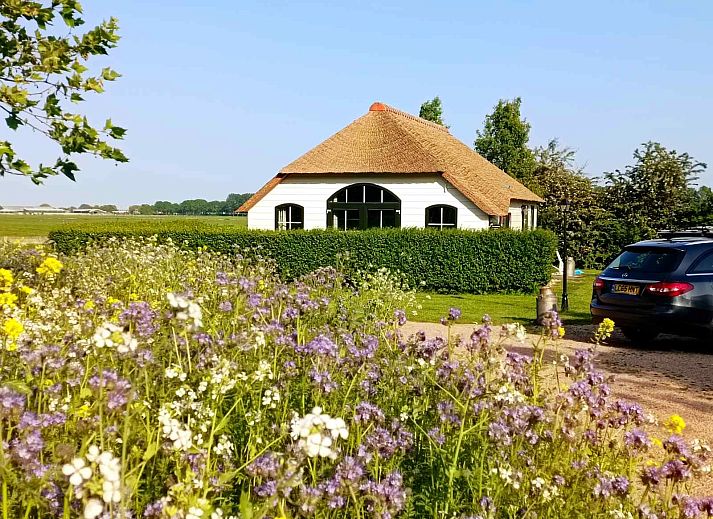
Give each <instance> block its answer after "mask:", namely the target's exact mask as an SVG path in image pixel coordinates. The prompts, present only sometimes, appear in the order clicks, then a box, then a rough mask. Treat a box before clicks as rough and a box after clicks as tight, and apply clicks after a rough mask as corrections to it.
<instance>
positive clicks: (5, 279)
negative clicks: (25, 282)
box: [0, 269, 15, 292]
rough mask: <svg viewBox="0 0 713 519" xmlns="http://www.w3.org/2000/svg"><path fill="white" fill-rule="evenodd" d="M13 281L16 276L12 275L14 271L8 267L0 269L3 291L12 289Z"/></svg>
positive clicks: (0, 281) (1, 288) (0, 287)
mask: <svg viewBox="0 0 713 519" xmlns="http://www.w3.org/2000/svg"><path fill="white" fill-rule="evenodd" d="M13 281H15V278H14V277H13V276H12V272H10V271H9V270H7V269H0V290H2V291H3V292H5V291H7V290H10V286H11V285H12V282H13Z"/></svg>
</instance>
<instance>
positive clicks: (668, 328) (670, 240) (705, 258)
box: [590, 231, 713, 341]
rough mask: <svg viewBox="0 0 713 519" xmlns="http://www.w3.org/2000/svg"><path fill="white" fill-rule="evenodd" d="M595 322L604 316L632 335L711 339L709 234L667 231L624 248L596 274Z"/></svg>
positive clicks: (712, 249)
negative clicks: (664, 236)
mask: <svg viewBox="0 0 713 519" xmlns="http://www.w3.org/2000/svg"><path fill="white" fill-rule="evenodd" d="M590 310H591V313H592V319H593V321H594V322H595V323H598V322H601V321H602V320H603V319H604V318H606V317H608V318H609V319H611V320H613V321H614V323H615V324H616V325H617V326H618V327H619V328H621V330H622V332H623V333H624V335H626V337H628V338H629V339H632V340H651V339H653V338H655V337H656V336H657V335H658V334H660V333H671V334H676V335H685V336H691V337H704V338H709V339H710V340H712V341H713V233H710V234H709V232H707V231H701V232H695V231H693V232H682V233H671V234H670V235H669V236H668V237H667V238H662V239H656V240H648V241H641V242H638V243H635V244H633V245H629V246H627V247H625V249H624V251H623V252H622V253H621V254H620V255H619V256H618V257H617V258H616V259H615V260H614V261H613V262H612V263H611V264H610V265H609V266H608V267H607V268H606V269H605V270H604V271H603V272H602V273H601V274H600V275H599V276H598V277H597V278H596V280H595V281H594V287H593V290H592V302H591V305H590Z"/></svg>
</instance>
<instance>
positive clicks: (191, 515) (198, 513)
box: [186, 506, 203, 519]
mask: <svg viewBox="0 0 713 519" xmlns="http://www.w3.org/2000/svg"><path fill="white" fill-rule="evenodd" d="M201 517H203V510H201V509H200V508H198V507H195V506H192V507H190V508H189V509H188V513H187V514H186V519H200V518H201Z"/></svg>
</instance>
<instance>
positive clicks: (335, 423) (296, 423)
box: [290, 407, 349, 459]
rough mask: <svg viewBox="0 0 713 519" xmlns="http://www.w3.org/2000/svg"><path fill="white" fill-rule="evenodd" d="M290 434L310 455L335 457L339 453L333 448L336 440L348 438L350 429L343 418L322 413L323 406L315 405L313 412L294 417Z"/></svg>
mask: <svg viewBox="0 0 713 519" xmlns="http://www.w3.org/2000/svg"><path fill="white" fill-rule="evenodd" d="M290 436H291V437H292V439H293V440H298V441H297V446H298V447H299V448H300V449H302V450H304V451H305V452H306V453H307V455H308V456H310V457H317V456H319V457H325V458H326V457H328V458H332V459H335V458H336V457H337V453H336V452H335V451H334V450H333V449H332V444H333V442H334V440H337V439H338V438H343V439H346V438H347V437H348V436H349V430H348V429H347V426H346V424H345V423H344V420H343V419H342V418H332V417H331V416H330V415H328V414H323V413H322V408H321V407H315V408H314V409H312V412H311V413H308V414H306V415H305V416H304V417H302V418H299V416H295V417H294V418H293V419H292V424H291V430H290Z"/></svg>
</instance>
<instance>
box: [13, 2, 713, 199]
mask: <svg viewBox="0 0 713 519" xmlns="http://www.w3.org/2000/svg"><path fill="white" fill-rule="evenodd" d="M84 9H85V13H86V15H87V20H88V21H89V22H95V21H97V20H99V19H101V18H106V17H108V16H110V15H113V16H116V17H118V18H119V21H120V24H121V35H122V40H121V42H120V44H119V47H118V48H117V49H115V51H114V52H113V53H112V54H111V56H110V57H108V58H106V59H104V60H103V61H101V62H98V63H97V64H98V65H102V66H103V65H106V64H110V65H111V66H112V67H113V68H115V69H116V70H118V71H119V72H121V73H122V74H123V77H122V78H121V79H120V80H119V81H118V82H116V83H114V84H112V85H110V86H109V88H108V89H107V92H106V93H105V94H103V95H101V96H96V97H94V98H92V100H91V101H90V102H89V103H87V106H86V108H85V110H86V111H87V112H88V114H89V115H90V117H91V118H93V120H94V121H96V122H98V123H100V124H101V123H103V121H104V119H105V118H106V117H109V116H110V117H112V119H113V121H114V123H115V124H118V125H121V126H125V127H126V128H127V129H128V135H127V138H126V140H125V142H124V145H123V149H124V151H125V152H126V153H127V155H128V156H129V157H130V159H131V161H130V162H129V163H128V164H120V165H115V164H113V163H110V162H106V161H101V160H98V159H92V158H86V159H85V158H83V159H81V160H80V161H79V162H80V164H81V166H82V169H83V171H82V172H81V173H80V174H79V175H78V177H77V182H76V183H73V182H71V181H69V180H67V179H66V178H53V179H49V180H48V181H46V183H45V185H44V186H42V187H35V186H33V185H32V184H31V183H30V182H29V181H27V180H24V179H16V178H9V179H8V178H5V179H2V180H0V204H3V203H4V204H6V205H10V204H15V203H16V204H35V203H44V202H47V203H52V204H57V205H69V204H79V203H83V202H87V203H116V204H118V205H119V206H124V207H125V206H128V205H129V204H134V203H141V202H153V201H155V200H173V201H180V200H183V199H186V198H207V199H224V198H225V196H226V195H227V194H228V193H230V192H247V191H254V190H256V189H257V188H258V187H260V186H261V185H262V184H263V183H264V182H265V181H266V180H267V179H269V178H270V177H271V176H273V175H274V174H275V173H276V172H277V170H278V169H280V168H281V167H282V166H283V165H285V164H287V163H289V162H290V161H292V160H293V159H295V158H296V157H298V156H299V155H301V154H302V153H304V152H305V151H307V150H308V149H309V148H311V147H312V146H314V145H316V144H318V143H319V142H321V141H322V140H324V139H325V138H327V137H328V136H329V135H331V134H332V133H334V132H335V131H337V130H339V129H340V128H342V127H343V126H345V125H346V124H348V123H349V122H351V121H352V120H354V119H356V118H357V117H359V116H361V115H362V114H363V113H365V112H366V111H367V109H368V107H369V105H370V104H371V103H372V102H373V101H375V100H380V101H383V102H386V103H388V104H391V105H392V106H395V107H397V108H400V109H402V110H405V111H408V112H411V113H418V108H419V106H420V104H421V102H423V101H424V100H426V99H429V98H432V97H433V96H434V95H439V96H440V97H441V99H442V101H443V105H444V112H445V113H444V116H445V120H446V122H447V123H448V124H449V125H450V126H451V133H452V134H454V135H455V136H456V137H458V138H459V139H461V140H463V141H464V142H466V143H468V144H471V143H472V142H473V139H474V137H475V131H476V129H478V128H480V127H481V126H482V123H483V119H484V117H485V115H486V114H487V113H488V112H489V111H490V110H491V109H492V107H493V105H494V104H495V103H496V102H497V101H498V99H500V98H512V97H515V96H520V97H522V99H523V112H524V115H525V116H526V118H527V119H528V120H529V122H530V123H531V124H532V133H531V143H532V144H533V145H539V144H545V143H546V142H547V141H548V140H549V139H551V138H553V137H557V138H559V139H560V141H561V142H562V143H563V144H565V145H567V146H570V147H572V148H574V149H576V150H577V157H578V161H579V162H580V163H581V164H582V165H584V166H585V169H586V172H587V173H588V174H590V175H593V176H596V175H601V173H602V172H603V171H611V170H614V169H617V168H623V167H624V166H625V165H626V164H628V163H630V162H631V155H632V153H633V151H634V149H635V148H636V146H637V145H639V144H640V143H642V142H644V141H647V140H656V141H660V142H661V143H663V144H664V145H665V146H667V147H671V148H675V149H677V150H678V151H686V152H688V153H690V154H691V155H692V156H694V157H695V158H696V159H698V160H700V161H703V162H708V163H710V164H711V168H710V171H709V172H707V173H706V174H705V175H704V176H703V177H702V178H701V180H700V181H699V183H700V184H706V185H713V129H712V126H711V121H713V101H712V100H711V95H712V93H713V66H712V65H713V62H712V61H711V55H712V54H713V38H711V33H712V31H713V2H709V1H704V0H700V1H697V2H694V1H686V0H683V1H678V2H663V1H660V2H654V1H648V2H646V1H636V2H634V1H599V2H586V3H585V2H572V1H571V0H570V1H562V2H535V1H509V2H475V1H442V2H420V1H414V0H411V1H408V2H407V1H398V2H390V1H388V0H383V1H376V2H372V1H360V2H343V1H324V2H312V1H310V2H305V1H294V0H293V1H291V2H278V1H270V0H263V1H244V0H203V1H201V2H197V1H183V2H175V1H168V0H150V1H147V0H144V1H138V0H121V1H120V2H117V1H110V0H85V2H84ZM7 132H8V130H7V129H3V130H2V134H3V135H5V134H6V133H7ZM11 138H13V139H14V140H15V141H19V147H20V148H21V149H22V150H23V151H24V152H25V155H26V156H31V157H35V158H36V159H37V160H45V161H49V160H50V159H51V158H52V157H55V156H56V155H54V154H55V153H56V150H55V149H54V148H53V146H52V145H51V144H48V143H46V142H44V141H42V140H39V139H37V138H35V137H34V136H26V135H23V136H19V135H12V136H11Z"/></svg>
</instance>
